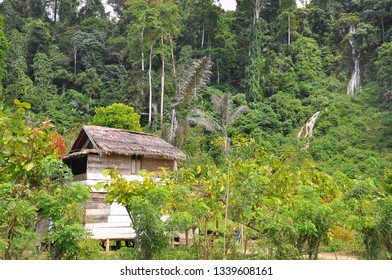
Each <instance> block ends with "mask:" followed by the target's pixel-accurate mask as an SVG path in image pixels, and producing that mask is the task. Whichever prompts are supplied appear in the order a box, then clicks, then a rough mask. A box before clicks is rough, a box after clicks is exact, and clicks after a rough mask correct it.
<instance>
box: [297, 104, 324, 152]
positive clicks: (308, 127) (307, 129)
mask: <svg viewBox="0 0 392 280" xmlns="http://www.w3.org/2000/svg"><path fill="white" fill-rule="evenodd" d="M319 115H320V111H317V112H316V113H314V114H313V115H312V116H311V117H310V118H309V119H308V120H307V121H306V123H305V124H304V125H303V126H302V127H301V130H300V131H299V132H298V135H297V137H298V139H301V138H305V139H306V144H305V146H304V147H303V149H304V150H306V149H308V148H309V146H310V137H312V136H313V128H314V125H315V124H316V120H317V118H318V116H319Z"/></svg>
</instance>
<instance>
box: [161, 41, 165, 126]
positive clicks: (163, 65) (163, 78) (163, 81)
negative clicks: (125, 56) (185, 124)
mask: <svg viewBox="0 0 392 280" xmlns="http://www.w3.org/2000/svg"><path fill="white" fill-rule="evenodd" d="M161 44H162V76H161V124H162V122H163V102H164V98H165V53H164V52H165V50H164V46H163V37H162V36H161Z"/></svg>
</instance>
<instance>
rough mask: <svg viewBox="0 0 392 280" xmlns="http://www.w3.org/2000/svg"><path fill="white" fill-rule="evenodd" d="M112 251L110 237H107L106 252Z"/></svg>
mask: <svg viewBox="0 0 392 280" xmlns="http://www.w3.org/2000/svg"><path fill="white" fill-rule="evenodd" d="M109 251H110V239H106V252H109Z"/></svg>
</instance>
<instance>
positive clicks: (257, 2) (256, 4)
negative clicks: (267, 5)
mask: <svg viewBox="0 0 392 280" xmlns="http://www.w3.org/2000/svg"><path fill="white" fill-rule="evenodd" d="M263 2H264V1H263V0H252V4H253V26H255V25H256V24H257V23H258V22H259V18H260V12H261V8H262V7H263V4H264V3H263Z"/></svg>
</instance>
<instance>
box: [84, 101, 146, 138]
mask: <svg viewBox="0 0 392 280" xmlns="http://www.w3.org/2000/svg"><path fill="white" fill-rule="evenodd" d="M92 124H94V125H101V126H107V127H114V128H122V129H127V130H132V131H141V127H140V115H138V114H136V113H135V112H134V111H133V108H132V107H130V106H127V105H124V104H121V103H114V104H112V105H109V106H107V107H98V108H96V109H95V115H94V118H93V121H92Z"/></svg>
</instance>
